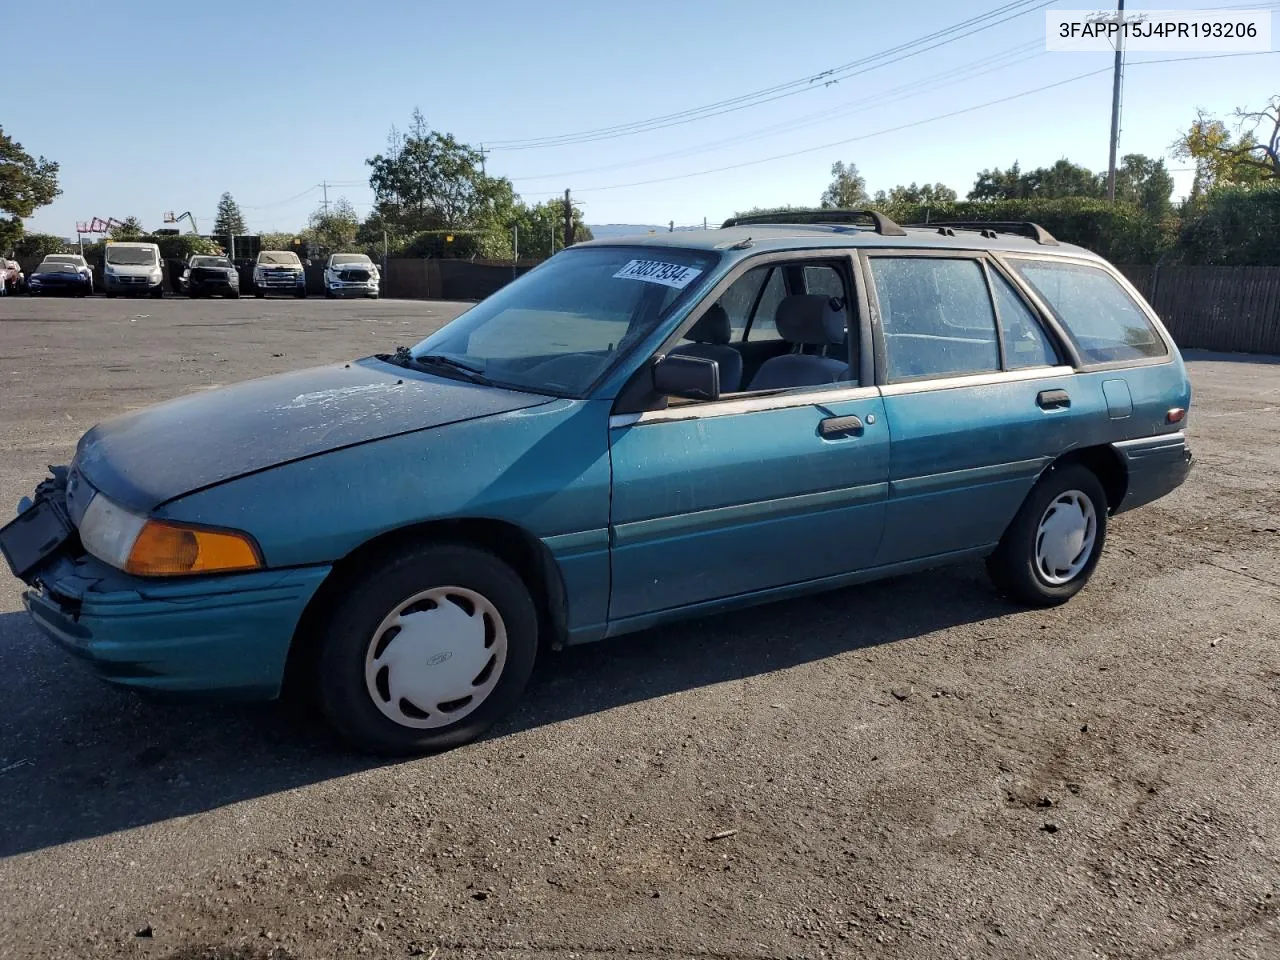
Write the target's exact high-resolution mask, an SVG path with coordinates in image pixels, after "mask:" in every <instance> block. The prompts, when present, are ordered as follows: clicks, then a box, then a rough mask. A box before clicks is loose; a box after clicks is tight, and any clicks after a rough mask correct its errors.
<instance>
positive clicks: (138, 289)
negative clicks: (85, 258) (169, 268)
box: [102, 241, 164, 297]
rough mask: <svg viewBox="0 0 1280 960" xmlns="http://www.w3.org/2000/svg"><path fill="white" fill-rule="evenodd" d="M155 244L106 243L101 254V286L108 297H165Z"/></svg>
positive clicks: (158, 249) (157, 248) (157, 250)
mask: <svg viewBox="0 0 1280 960" xmlns="http://www.w3.org/2000/svg"><path fill="white" fill-rule="evenodd" d="M162 263H163V261H161V259H160V248H159V247H158V246H156V245H155V244H154V243H124V242H114V241H113V242H108V243H107V247H106V251H105V252H104V255H103V270H102V286H103V291H104V292H105V293H106V295H107V296H108V297H114V296H115V295H116V294H118V293H123V294H125V295H127V296H140V295H142V294H144V293H145V294H149V295H151V296H153V297H163V296H164V269H163V266H162Z"/></svg>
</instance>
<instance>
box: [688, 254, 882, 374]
mask: <svg viewBox="0 0 1280 960" xmlns="http://www.w3.org/2000/svg"><path fill="white" fill-rule="evenodd" d="M855 302H856V301H855V300H854V297H853V290H852V287H851V285H850V280H849V277H848V275H847V272H846V268H845V267H844V266H843V265H842V264H839V263H835V262H831V261H789V262H786V263H779V264H767V265H764V266H760V267H756V268H754V269H752V270H749V271H747V272H746V273H745V274H743V275H742V276H741V277H739V278H738V280H737V281H735V282H734V283H733V285H732V286H730V287H729V289H728V290H726V291H725V292H724V293H723V294H722V295H721V297H720V298H719V300H717V302H716V303H714V304H712V305H711V306H710V307H709V308H708V309H707V310H706V311H705V312H704V313H703V314H702V316H701V317H699V318H698V320H697V321H696V322H695V323H694V325H693V326H692V327H690V328H689V330H688V331H687V332H686V333H685V335H684V339H683V341H682V342H681V344H680V345H679V346H677V347H675V348H674V349H672V350H670V351H669V353H670V354H673V355H679V356H689V357H700V358H702V359H706V360H714V361H715V362H716V365H717V366H718V367H719V370H720V391H721V394H722V395H723V394H735V393H756V392H762V391H773V390H786V389H792V388H796V387H808V386H820V385H823V384H830V383H842V382H856V381H857V379H858V375H857V369H858V363H857V356H856V353H857V344H858V338H857V337H856V336H855V337H853V338H852V339H851V338H850V337H849V334H848V331H849V329H850V328H852V329H854V330H856V329H857V315H856V310H855V308H854V307H853V304H854V303H855Z"/></svg>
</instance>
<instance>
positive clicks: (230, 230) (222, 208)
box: [213, 193, 248, 237]
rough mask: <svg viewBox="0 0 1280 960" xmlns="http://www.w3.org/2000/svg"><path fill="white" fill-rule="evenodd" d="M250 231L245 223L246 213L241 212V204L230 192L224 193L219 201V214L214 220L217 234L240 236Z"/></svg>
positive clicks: (215, 233)
mask: <svg viewBox="0 0 1280 960" xmlns="http://www.w3.org/2000/svg"><path fill="white" fill-rule="evenodd" d="M247 231H248V228H247V227H246V226H245V224H244V215H243V214H242V213H241V212H240V205H239V204H238V203H236V202H235V200H234V199H233V198H232V196H231V194H230V193H224V194H223V195H222V199H220V200H219V201H218V216H217V219H215V220H214V221H213V232H214V235H215V236H219V237H226V236H231V235H235V236H237V237H238V236H240V235H241V234H244V233H246V232H247Z"/></svg>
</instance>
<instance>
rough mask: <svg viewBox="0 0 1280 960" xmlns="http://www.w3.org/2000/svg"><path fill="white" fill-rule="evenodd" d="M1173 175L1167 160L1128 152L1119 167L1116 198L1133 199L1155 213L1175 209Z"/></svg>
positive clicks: (1137, 204)
mask: <svg viewBox="0 0 1280 960" xmlns="http://www.w3.org/2000/svg"><path fill="white" fill-rule="evenodd" d="M1172 196H1173V177H1172V176H1170V175H1169V171H1168V170H1167V169H1165V165H1164V161H1163V160H1152V159H1151V158H1150V157H1147V156H1144V155H1142V154H1140V153H1129V154H1125V156H1124V157H1122V158H1121V160H1120V164H1119V165H1118V166H1117V167H1116V199H1117V200H1120V201H1122V202H1124V203H1131V204H1133V205H1134V206H1135V207H1137V208H1138V209H1140V210H1142V211H1143V212H1145V213H1149V214H1150V215H1151V216H1153V217H1166V216H1169V215H1170V214H1171V213H1172V212H1173V203H1172V201H1171V200H1170V198H1171V197H1172Z"/></svg>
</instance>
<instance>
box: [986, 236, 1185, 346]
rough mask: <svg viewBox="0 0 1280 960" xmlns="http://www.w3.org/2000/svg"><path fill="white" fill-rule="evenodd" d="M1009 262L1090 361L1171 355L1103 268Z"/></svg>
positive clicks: (1053, 263)
mask: <svg viewBox="0 0 1280 960" xmlns="http://www.w3.org/2000/svg"><path fill="white" fill-rule="evenodd" d="M1009 263H1010V265H1011V266H1012V267H1013V269H1014V270H1016V271H1017V272H1018V274H1019V275H1020V276H1021V277H1022V278H1023V279H1024V280H1025V281H1026V282H1027V283H1029V284H1030V285H1031V286H1032V287H1033V288H1034V289H1035V291H1036V293H1038V294H1039V295H1040V298H1041V299H1042V300H1044V302H1045V303H1046V304H1047V305H1048V307H1049V309H1050V310H1052V311H1053V312H1054V314H1055V315H1056V316H1057V318H1058V321H1059V322H1060V323H1061V324H1062V326H1063V327H1064V328H1065V329H1066V331H1067V335H1068V336H1070V337H1071V340H1072V341H1073V342H1074V343H1075V345H1076V349H1077V350H1079V351H1080V356H1081V358H1082V359H1083V360H1084V361H1085V362H1086V363H1113V362H1115V361H1118V360H1146V359H1150V358H1152V357H1163V356H1166V355H1167V354H1168V353H1169V348H1168V347H1167V346H1166V345H1165V342H1164V340H1163V339H1161V337H1160V334H1158V333H1157V332H1156V329H1155V327H1153V326H1152V325H1151V321H1150V320H1148V319H1147V316H1146V314H1145V313H1143V312H1142V308H1141V307H1139V306H1138V304H1137V302H1136V301H1135V300H1134V299H1133V297H1131V296H1129V294H1128V293H1127V292H1126V291H1125V289H1124V287H1122V286H1120V284H1119V283H1117V282H1116V280H1115V278H1114V277H1112V276H1111V275H1110V274H1109V273H1107V272H1106V271H1105V270H1103V269H1101V268H1100V267H1095V266H1091V265H1089V264H1085V263H1071V262H1068V261H1061V262H1059V261H1052V260H1017V259H1011V260H1010V261H1009Z"/></svg>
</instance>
